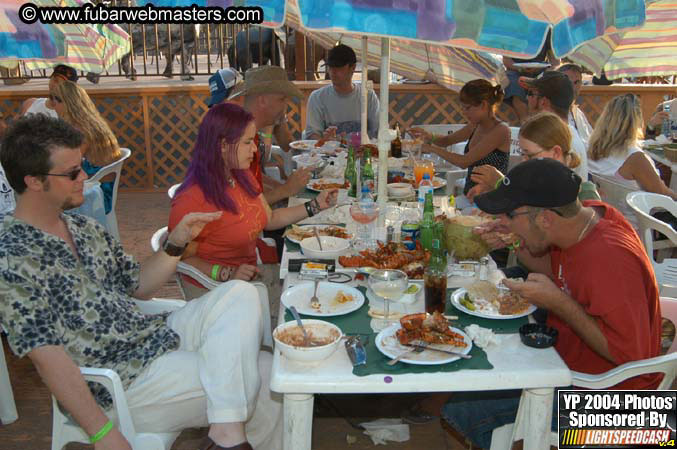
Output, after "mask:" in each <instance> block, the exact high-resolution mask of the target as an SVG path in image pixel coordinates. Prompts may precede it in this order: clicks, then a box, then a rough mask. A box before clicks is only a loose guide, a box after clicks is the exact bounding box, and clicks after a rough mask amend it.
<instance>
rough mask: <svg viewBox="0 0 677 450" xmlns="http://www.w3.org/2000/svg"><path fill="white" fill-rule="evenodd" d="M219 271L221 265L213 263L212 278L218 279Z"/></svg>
mask: <svg viewBox="0 0 677 450" xmlns="http://www.w3.org/2000/svg"><path fill="white" fill-rule="evenodd" d="M219 272H221V266H220V265H218V264H214V265H213V266H212V280H214V281H219Z"/></svg>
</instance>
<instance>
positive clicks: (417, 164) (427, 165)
mask: <svg viewBox="0 0 677 450" xmlns="http://www.w3.org/2000/svg"><path fill="white" fill-rule="evenodd" d="M424 173H427V174H428V175H430V181H432V180H433V177H434V176H435V165H434V164H433V162H432V161H431V160H429V159H416V160H414V178H415V180H416V188H418V184H419V183H420V182H421V180H422V179H423V174H424Z"/></svg>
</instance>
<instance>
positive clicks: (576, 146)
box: [569, 125, 588, 181]
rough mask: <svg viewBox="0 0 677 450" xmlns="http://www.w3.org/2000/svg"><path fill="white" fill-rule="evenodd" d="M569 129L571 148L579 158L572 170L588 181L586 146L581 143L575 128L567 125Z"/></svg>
mask: <svg viewBox="0 0 677 450" xmlns="http://www.w3.org/2000/svg"><path fill="white" fill-rule="evenodd" d="M569 130H570V131H571V149H572V150H573V151H575V152H576V153H577V154H578V156H579V157H580V158H581V163H580V164H579V165H578V167H576V168H575V169H574V172H576V173H577V174H578V176H579V177H581V179H582V180H583V181H588V146H587V145H585V144H584V143H583V140H582V139H581V137H580V136H579V135H578V131H576V128H574V127H572V126H571V125H569Z"/></svg>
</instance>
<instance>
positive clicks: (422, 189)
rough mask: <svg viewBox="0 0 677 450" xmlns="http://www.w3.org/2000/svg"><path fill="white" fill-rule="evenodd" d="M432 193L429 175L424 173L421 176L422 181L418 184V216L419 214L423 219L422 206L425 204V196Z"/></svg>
mask: <svg viewBox="0 0 677 450" xmlns="http://www.w3.org/2000/svg"><path fill="white" fill-rule="evenodd" d="M433 191H434V189H433V182H432V181H431V180H430V174H428V173H427V172H426V173H424V174H423V179H422V180H421V182H420V183H419V184H418V211H419V214H421V217H423V209H424V208H423V204H424V203H425V197H426V194H428V192H430V193H432V192H433Z"/></svg>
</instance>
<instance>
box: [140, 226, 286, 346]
mask: <svg viewBox="0 0 677 450" xmlns="http://www.w3.org/2000/svg"><path fill="white" fill-rule="evenodd" d="M167 234H168V233H167V227H162V228H160V229H159V230H157V231H156V232H155V233H154V234H153V236H152V237H151V239H150V246H151V248H152V249H153V251H154V252H157V251H158V250H159V249H160V247H161V246H162V244H163V243H164V241H165V239H167ZM265 240H266V242H267V243H269V242H270V241H272V242H273V246H274V245H275V241H273V240H272V239H269V238H268V239H265ZM257 258H258V254H257ZM259 262H260V260H259ZM176 273H177V276H176V280H177V282H178V283H179V287H180V288H181V293H182V294H184V297H185V293H184V290H183V280H182V278H181V275H182V274H183V275H187V276H189V277H191V278H192V279H194V280H196V281H197V282H198V283H200V284H201V285H202V286H204V288H205V289H209V290H212V289H214V288H216V287H218V286H219V285H220V284H221V282H219V281H214V280H212V279H211V278H209V277H208V276H206V275H205V274H203V273H202V272H200V271H199V270H198V269H196V268H195V267H193V266H191V265H190V264H186V263H185V262H179V264H178V265H177V267H176ZM251 284H253V285H254V287H256V290H257V292H258V294H259V296H258V297H259V301H260V302H261V320H262V321H263V345H265V346H268V347H271V348H272V346H273V335H272V332H271V329H270V304H269V301H268V288H267V287H266V285H265V284H263V283H262V282H260V281H252V282H251Z"/></svg>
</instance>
